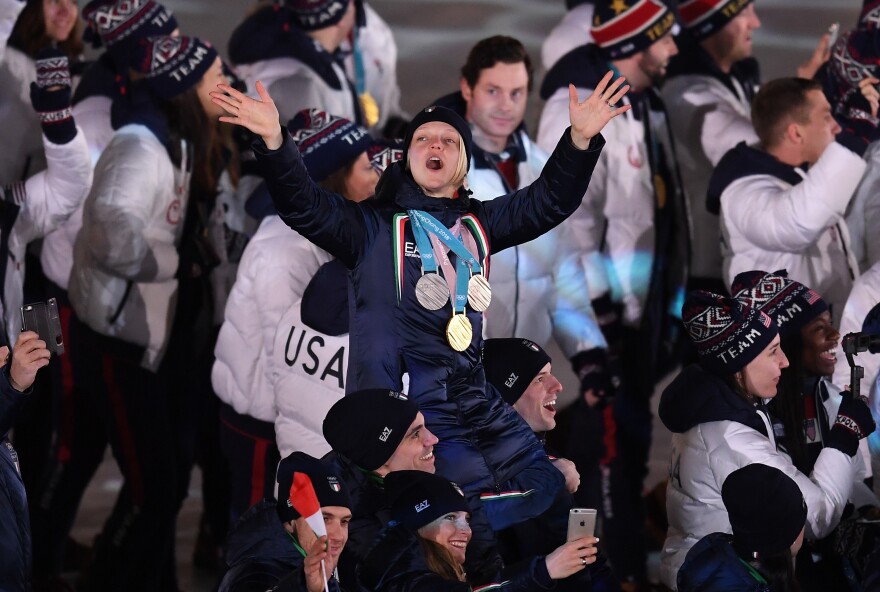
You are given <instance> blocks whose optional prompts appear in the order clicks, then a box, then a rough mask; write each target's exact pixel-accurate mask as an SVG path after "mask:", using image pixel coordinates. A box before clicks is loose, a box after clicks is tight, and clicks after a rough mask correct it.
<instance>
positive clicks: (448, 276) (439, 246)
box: [431, 220, 479, 294]
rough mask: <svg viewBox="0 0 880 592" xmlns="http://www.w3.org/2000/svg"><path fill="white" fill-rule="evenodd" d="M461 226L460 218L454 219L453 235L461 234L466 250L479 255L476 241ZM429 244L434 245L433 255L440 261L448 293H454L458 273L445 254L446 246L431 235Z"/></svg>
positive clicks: (447, 250) (446, 251)
mask: <svg viewBox="0 0 880 592" xmlns="http://www.w3.org/2000/svg"><path fill="white" fill-rule="evenodd" d="M462 226H463V225H462V224H461V220H458V221H456V223H455V226H453V227H452V228H451V229H450V230H451V231H452V234H454V235H459V234H461V237H462V242H464V245H465V247H467V250H468V251H470V252H471V253H472V254H473V255H474V256H475V257H476V256H478V255H479V251H477V241H476V240H474V237H473V236H471V234H470V233H469V232H466V231H464V230H460V229H461V228H462ZM431 245H433V247H434V257H435V258H436V259H437V261H439V262H440V268H441V269H443V279H445V280H446V285H447V287H448V288H449V293H450V294H455V284H456V283H457V277H458V274H457V273H456V271H455V269H453V267H452V263H450V261H449V257H448V256H447V253H448V252H449V249H447V248H446V246H445V245H444V244H443V243H442V242H441V241H440V239H439V238H437V237H436V236H433V235H432V236H431Z"/></svg>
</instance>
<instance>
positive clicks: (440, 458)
mask: <svg viewBox="0 0 880 592" xmlns="http://www.w3.org/2000/svg"><path fill="white" fill-rule="evenodd" d="M283 135H284V142H283V144H282V146H281V147H280V148H279V149H278V150H275V151H268V150H267V149H266V148H265V145H263V144H262V143H257V144H256V145H255V146H254V151H255V154H256V156H257V159H258V162H259V163H260V165H261V166H262V168H263V171H264V174H265V176H266V178H267V184H268V187H269V192H270V194H271V195H272V199H273V201H274V203H275V207H276V208H277V210H278V213H279V215H280V216H281V219H282V220H284V222H285V223H286V224H288V225H289V226H290V227H291V228H293V229H295V230H296V231H297V232H299V233H300V234H302V235H303V236H305V237H306V238H308V239H309V240H311V241H312V242H313V243H315V244H316V245H317V246H319V247H321V248H323V249H325V250H326V251H328V252H329V253H330V254H332V255H333V256H334V257H336V258H337V259H339V260H340V261H341V262H342V263H343V264H344V265H345V266H346V267H348V269H349V270H350V280H351V296H352V297H351V298H350V319H351V322H350V333H349V338H350V344H351V352H350V359H349V368H348V380H347V381H346V392H347V393H351V392H354V391H358V390H361V389H366V388H389V389H395V390H400V389H401V388H402V377H403V375H404V374H405V373H408V374H409V380H410V383H409V396H410V398H411V399H413V400H414V401H415V402H416V403H417V404H418V405H419V408H420V410H421V411H422V413H423V414H424V416H425V420H426V425H427V427H428V429H430V430H431V431H432V432H434V434H435V435H436V436H437V437H438V438H439V439H440V442H439V444H438V445H437V446H435V449H434V451H435V454H436V455H437V462H436V468H437V471H438V473H440V474H442V475H444V476H446V477H447V478H449V479H451V480H453V481H455V482H457V483H459V484H460V485H461V486H462V487H463V488H464V490H465V492H466V493H467V494H468V496H469V497H471V498H472V497H473V496H474V495H480V494H483V493H486V492H494V493H496V494H498V500H499V501H504V502H509V503H510V504H513V506H514V507H516V508H517V509H518V510H517V511H513V512H509V511H505V512H498V513H497V514H498V516H497V520H499V522H498V523H496V521H495V519H493V513H492V512H491V511H490V509H489V508H488V507H487V515H489V518H490V521H491V522H492V523H493V526H496V528H498V527H504V526H506V524H504V522H509V521H516V520H519V519H522V518H528V517H531V516H534V515H537V514H539V513H540V512H542V511H544V510H545V509H546V506H547V505H548V504H549V502H550V501H552V499H553V497H555V494H556V491H557V490H558V489H559V488H561V487H562V485H563V481H562V479H561V475H560V474H559V472H558V471H556V470H555V469H554V468H553V467H552V465H550V463H549V462H548V461H547V460H546V458H545V457H544V454H543V449H542V447H541V445H540V443H539V442H538V441H537V439H536V438H535V436H534V434H532V432H531V430H530V429H529V428H528V426H527V425H526V424H525V422H523V421H522V420H521V419H520V418H519V417H518V415H517V414H516V412H514V411H513V410H512V409H510V408H509V407H507V406H506V405H504V403H503V401H502V400H501V399H500V397H499V396H498V394H497V393H495V392H488V393H487V389H486V384H485V374H484V372H483V366H482V362H481V360H480V352H481V348H482V337H481V334H482V314H481V313H478V312H475V311H472V310H470V309H468V311H467V316H468V319H469V320H470V322H471V325H472V327H473V338H472V340H471V344H470V346H469V347H468V348H467V349H466V350H465V351H463V352H456V351H455V350H453V349H452V348H451V347H450V346H449V345H448V344H447V342H446V337H445V328H446V324H447V322H448V321H449V319H450V317H451V316H452V308H451V305H450V304H448V303H447V304H446V306H445V307H443V308H442V309H440V310H437V311H431V310H426V309H424V308H422V307H421V306H420V305H419V304H418V302H417V301H416V298H415V283H416V281H417V280H418V279H419V277H420V276H421V274H422V270H421V260H420V258H419V257H415V256H407V253H406V250H405V244H406V243H407V242H410V243H415V240H414V238H413V234H412V228H411V225H410V223H409V220H408V216H407V214H406V212H407V210H410V209H418V210H423V211H426V212H428V213H430V214H431V215H433V216H434V217H435V218H436V219H437V220H439V221H440V223H442V224H444V225H446V226H447V227H452V226H453V225H455V223H456V222H457V221H458V220H461V221H462V222H463V225H464V226H465V227H466V228H467V229H468V231H469V232H471V233H472V234H473V235H474V237H475V239H476V242H477V245H478V248H479V250H480V256H481V259H482V260H483V263H484V267H487V268H488V267H489V265H487V259H488V255H489V254H491V253H495V252H498V251H501V250H503V249H506V248H508V247H512V246H514V245H517V244H520V243H523V242H526V241H530V240H533V239H534V238H536V237H538V236H540V235H541V234H543V233H545V232H547V231H548V230H550V229H551V228H553V227H555V226H556V225H558V224H560V223H561V222H562V221H563V220H565V219H566V218H567V217H568V216H569V215H571V214H572V213H573V212H574V211H575V210H576V209H577V207H578V205H580V202H581V199H582V197H583V195H584V193H585V192H586V189H587V185H588V184H589V180H590V175H591V174H592V170H593V168H594V167H595V164H596V162H597V161H598V158H599V154H600V152H601V149H602V146H603V145H604V139H603V138H602V137H601V136H596V137H595V138H593V140H592V142H591V144H590V147H589V148H588V149H587V150H583V151H582V150H578V149H577V148H576V147H575V146H574V145H573V144H572V143H571V140H570V134H569V131H568V130H566V132H565V134H564V136H563V138H562V140H561V141H560V142H559V145H558V146H557V148H556V150H554V152H553V154H552V156H551V157H550V160H549V161H548V163H547V165H546V167H545V168H544V171H543V172H542V174H541V176H540V177H539V178H538V180H536V181H535V182H534V183H532V184H531V185H529V186H528V187H525V188H523V189H520V190H518V191H514V192H512V193H510V194H507V195H504V196H501V197H498V198H496V199H494V200H489V201H482V202H481V201H478V200H475V199H469V198H468V197H467V196H466V195H463V196H462V197H459V198H457V199H446V198H433V197H428V196H426V195H425V194H424V193H423V192H422V191H421V189H420V188H419V187H418V186H417V185H416V184H415V182H414V181H413V179H412V178H411V176H410V175H409V173H408V172H406V171H405V170H404V168H403V166H402V165H401V163H395V164H393V165H392V166H391V167H389V168H388V169H386V171H385V173H384V175H383V176H382V178H381V179H380V181H379V185H378V187H377V195H376V198H375V199H372V200H368V201H366V202H361V203H353V202H350V201H347V200H345V199H344V198H343V197H342V196H340V195H337V194H333V193H329V192H327V191H325V190H323V189H322V188H320V187H319V186H318V185H316V184H315V183H314V182H312V181H311V179H309V176H308V174H307V172H306V169H305V167H304V166H303V163H302V159H301V157H300V155H299V153H298V151H297V150H296V147H295V145H294V143H293V142H292V141H291V140H290V138H289V137H288V136H287V134H286V133H285V134H283ZM413 254H414V253H410V255H413ZM451 259H453V263H454V255H452V256H451ZM490 280H491V275H490ZM525 337H527V336H525ZM531 469H534V473H533V476H532V477H531V478H529V479H528V480H527V481H528V483H517V482H516V479H518V478H522V477H523V476H524V475H528V474H529V473H528V471H529V470H531ZM509 487H512V488H513V489H514V490H515V492H519V493H525V492H528V491H530V490H532V491H533V493H534V494H533V495H530V496H528V499H526V497H521V498H518V499H515V498H514V496H507V497H503V496H502V494H503V493H504V491H505V490H506V489H507V488H509ZM545 493H546V494H547V495H544V494H545ZM498 507H501V505H500V504H499V506H498ZM507 509H508V510H509V509H510V507H509V505H508V506H507Z"/></svg>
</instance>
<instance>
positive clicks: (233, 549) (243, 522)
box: [226, 498, 302, 569]
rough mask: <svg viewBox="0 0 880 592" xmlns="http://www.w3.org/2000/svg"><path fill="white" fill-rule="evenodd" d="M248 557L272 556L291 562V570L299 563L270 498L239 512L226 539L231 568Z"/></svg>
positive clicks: (294, 548) (228, 561)
mask: <svg viewBox="0 0 880 592" xmlns="http://www.w3.org/2000/svg"><path fill="white" fill-rule="evenodd" d="M249 559H275V560H279V561H283V562H285V563H290V566H291V569H293V567H295V566H296V565H297V564H299V563H302V555H300V553H299V552H298V551H297V550H296V547H294V546H293V541H291V539H290V535H288V534H287V531H286V530H284V527H283V526H282V525H281V521H280V520H279V519H278V513H277V512H276V510H275V500H273V499H268V498H267V499H262V500H260V501H259V502H257V503H256V505H254V506H252V507H251V508H250V509H248V510H247V511H246V512H245V513H244V514H242V515H241V517H240V518H239V519H238V522H237V523H236V524H235V526H234V527H233V529H232V531H231V532H230V533H229V537H228V538H227V539H226V563H227V564H228V565H229V566H230V567H232V566H234V565H236V564H238V563H240V562H242V561H246V560H249Z"/></svg>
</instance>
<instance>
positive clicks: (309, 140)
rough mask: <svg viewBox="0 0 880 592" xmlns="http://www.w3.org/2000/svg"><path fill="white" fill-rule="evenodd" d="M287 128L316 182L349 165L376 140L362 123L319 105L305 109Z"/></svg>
mask: <svg viewBox="0 0 880 592" xmlns="http://www.w3.org/2000/svg"><path fill="white" fill-rule="evenodd" d="M287 129H288V131H289V132H290V136H291V137H292V138H293V141H294V142H296V146H297V148H299V152H300V154H302V157H303V162H305V165H306V168H307V169H308V171H309V176H310V177H311V178H312V179H313V180H314V181H315V182H316V183H320V182H321V181H323V180H324V179H326V178H327V177H329V176H330V175H332V174H333V173H335V172H336V171H338V170H339V169H341V168H344V167H346V166H348V164H350V163H351V162H353V161H354V160H355V159H356V158H357V157H358V156H360V155H361V154H363V153H364V152H366V151H367V150H368V149H369V148H370V145H371V143H372V140H371V139H370V136H369V134H368V133H367V130H365V129H364V128H362V127H361V126H359V125H357V124H356V123H352V122H351V121H349V120H347V119H345V118H344V117H337V116H335V115H330V114H329V113H325V112H324V111H321V110H319V109H303V110H302V111H300V112H299V113H297V114H296V116H295V117H294V118H293V119H291V120H290V122H289V123H288V124H287Z"/></svg>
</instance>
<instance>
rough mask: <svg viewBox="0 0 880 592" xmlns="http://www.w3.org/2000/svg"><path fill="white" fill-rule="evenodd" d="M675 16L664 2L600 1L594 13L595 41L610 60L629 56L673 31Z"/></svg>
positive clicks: (653, 0) (641, 0) (640, 0)
mask: <svg viewBox="0 0 880 592" xmlns="http://www.w3.org/2000/svg"><path fill="white" fill-rule="evenodd" d="M673 25H675V15H674V14H673V13H672V12H671V11H670V10H669V9H668V8H667V7H666V5H665V4H663V2H661V1H660V0H637V1H635V2H633V3H632V4H631V5H629V4H627V3H626V0H600V1H597V2H596V10H595V12H594V13H593V30H592V34H593V39H594V40H595V41H596V45H598V46H599V47H600V48H601V50H602V54H603V55H604V56H605V58H606V59H609V60H618V59H622V58H626V57H629V56H631V55H633V54H636V53H638V52H640V51H643V50H645V49H647V48H648V47H650V46H651V45H652V44H654V42H656V41H659V40H660V38H661V37H663V36H664V35H666V33H668V32H670V31H671V30H672V27H673Z"/></svg>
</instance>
